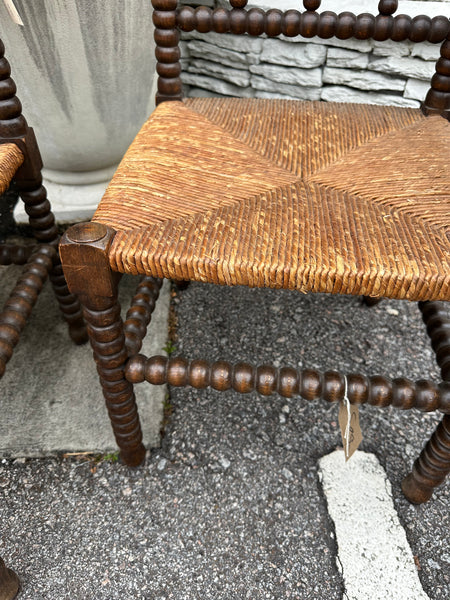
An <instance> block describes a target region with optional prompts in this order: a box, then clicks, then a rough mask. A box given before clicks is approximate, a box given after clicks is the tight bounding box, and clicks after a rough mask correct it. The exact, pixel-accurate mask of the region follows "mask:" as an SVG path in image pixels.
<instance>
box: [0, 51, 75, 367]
mask: <svg viewBox="0 0 450 600" xmlns="http://www.w3.org/2000/svg"><path fill="white" fill-rule="evenodd" d="M4 52H5V48H4V45H3V43H2V41H1V40H0V195H2V194H4V193H5V192H7V190H8V189H9V188H10V184H11V183H14V185H15V188H16V189H17V191H18V192H19V194H20V196H21V198H22V200H23V201H24V203H25V210H26V212H27V214H28V215H29V223H30V226H31V229H32V232H33V235H34V237H35V239H36V241H37V242H38V244H37V245H36V244H35V245H34V246H30V245H18V244H7V243H0V265H10V264H16V265H25V266H24V269H23V272H22V275H21V276H20V278H19V280H18V282H17V285H16V287H15V288H14V289H13V290H12V292H11V294H10V296H9V298H8V300H7V301H6V303H5V306H4V307H3V311H2V312H1V313H0V378H1V377H2V376H3V373H4V372H5V368H6V363H7V362H8V361H9V359H10V358H11V355H12V353H13V349H14V347H15V345H16V344H17V342H18V341H19V337H20V333H21V331H22V330H23V328H24V326H25V324H26V322H27V319H28V317H29V316H30V313H31V310H32V308H33V306H34V304H35V302H36V300H37V298H38V295H39V292H40V291H41V289H42V287H43V285H44V282H45V280H46V279H47V277H48V275H50V280H51V282H52V285H53V289H54V292H55V295H56V298H57V300H58V302H59V306H60V308H61V312H62V314H63V316H64V318H65V319H66V321H67V323H68V325H69V333H70V336H71V337H72V339H73V340H74V341H75V342H76V343H82V342H84V341H87V334H86V328H85V325H84V321H83V318H82V314H81V310H80V305H79V302H78V300H77V298H76V297H75V296H73V295H72V294H70V292H69V289H68V287H67V284H66V281H65V279H64V275H63V272H62V267H61V262H60V260H59V256H58V242H59V234H58V229H57V227H56V225H55V219H54V216H53V213H52V212H51V207H50V203H49V201H48V199H47V192H46V190H45V188H44V187H43V186H42V175H41V168H42V161H41V157H40V154H39V149H38V146H37V143H36V139H35V137H34V133H33V130H32V129H31V127H28V125H27V122H26V120H25V118H24V117H23V115H22V107H21V104H20V101H19V99H18V98H17V96H16V95H15V93H16V86H15V83H14V81H13V80H12V79H11V77H10V74H11V70H10V66H9V63H8V61H7V60H6V58H5V56H4Z"/></svg>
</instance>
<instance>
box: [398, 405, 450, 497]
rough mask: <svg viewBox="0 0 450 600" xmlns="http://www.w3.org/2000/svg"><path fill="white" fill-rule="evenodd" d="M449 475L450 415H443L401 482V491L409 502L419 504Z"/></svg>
mask: <svg viewBox="0 0 450 600" xmlns="http://www.w3.org/2000/svg"><path fill="white" fill-rule="evenodd" d="M449 473H450V415H445V416H444V418H443V419H442V421H441V422H440V423H439V425H438V426H437V428H436V430H435V432H434V433H433V435H432V436H431V438H430V440H429V441H428V443H427V444H426V446H425V448H424V449H423V450H422V452H421V454H420V456H419V458H418V459H417V460H416V462H415V463H414V466H413V469H412V472H411V473H410V474H409V475H408V476H407V477H406V478H405V479H404V480H403V482H402V490H403V493H404V494H405V496H406V497H407V498H408V500H409V501H410V502H413V503H414V504H421V503H422V502H426V501H427V500H429V499H430V498H431V495H432V493H433V489H434V488H435V487H437V486H438V485H440V484H441V483H442V482H443V481H444V479H445V477H446V476H447V475H448V474H449Z"/></svg>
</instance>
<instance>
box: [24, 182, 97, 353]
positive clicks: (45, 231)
mask: <svg viewBox="0 0 450 600" xmlns="http://www.w3.org/2000/svg"><path fill="white" fill-rule="evenodd" d="M17 187H18V188H19V191H20V196H21V198H22V200H23V202H24V203H25V211H26V212H27V214H28V216H29V222H30V225H31V227H32V230H33V235H34V237H35V238H36V239H37V240H38V241H40V242H45V243H47V244H50V245H52V246H55V247H57V245H58V240H59V234H58V229H57V227H56V224H55V217H54V215H53V213H52V212H51V210H50V203H49V201H48V200H47V191H46V189H45V187H44V186H43V185H42V176H41V174H40V172H39V173H38V174H37V175H36V178H35V179H34V180H33V181H20V180H19V181H18V182H17ZM49 279H50V281H51V284H52V287H53V291H54V293H55V296H56V300H57V301H58V304H59V308H60V310H61V313H62V315H63V317H64V319H65V320H66V322H67V324H68V326H69V335H70V337H71V339H72V340H73V341H74V342H75V343H76V344H84V343H85V342H87V340H88V337H87V332H86V326H85V323H84V320H83V316H82V314H81V307H80V303H79V301H78V299H77V297H76V296H74V295H73V294H71V293H70V292H69V288H68V287H67V283H66V280H65V278H64V273H63V270H62V266H61V260H60V258H59V255H58V253H57V254H56V256H55V259H54V261H53V268H52V270H51V271H50V275H49Z"/></svg>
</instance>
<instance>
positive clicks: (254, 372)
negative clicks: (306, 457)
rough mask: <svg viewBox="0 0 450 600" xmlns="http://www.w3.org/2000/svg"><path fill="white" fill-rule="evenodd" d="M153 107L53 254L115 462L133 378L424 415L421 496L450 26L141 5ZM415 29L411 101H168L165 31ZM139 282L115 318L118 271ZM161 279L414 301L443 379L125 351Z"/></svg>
mask: <svg viewBox="0 0 450 600" xmlns="http://www.w3.org/2000/svg"><path fill="white" fill-rule="evenodd" d="M152 4H153V7H154V23H155V26H156V31H155V40H156V57H157V61H158V63H157V71H158V74H159V82H158V89H159V92H158V95H157V102H158V104H159V106H158V107H157V109H156V110H155V112H154V113H153V114H152V115H151V117H150V118H149V120H148V121H147V122H146V123H145V124H144V126H143V127H142V129H141V131H140V133H139V134H138V136H137V137H136V139H135V141H134V142H133V143H132V145H131V147H130V148H129V150H128V152H127V154H126V155H125V157H124V159H123V161H122V163H121V164H120V166H119V168H118V170H117V172H116V174H115V176H114V177H113V179H112V181H111V184H110V186H109V188H108V190H107V191H106V193H105V196H104V197H103V199H102V201H101V203H100V205H99V207H98V210H97V212H96V213H95V216H94V218H93V220H92V222H91V223H85V224H80V225H77V226H74V227H73V228H71V229H70V230H68V231H67V232H66V234H65V236H64V238H63V240H62V242H61V256H62V261H63V266H64V272H65V274H66V277H67V281H68V284H69V288H70V289H71V291H72V292H73V293H75V294H78V296H79V298H80V300H81V302H82V304H83V306H84V316H85V318H86V321H87V322H88V332H89V336H90V340H91V344H92V347H93V350H94V357H95V360H96V362H97V367H98V372H99V374H100V381H101V385H102V387H103V393H104V396H105V399H106V404H107V407H108V410H109V414H110V417H111V422H112V426H113V429H114V432H115V435H116V439H117V443H118V445H119V447H120V449H121V455H122V457H123V460H124V461H125V462H126V463H127V464H129V465H137V464H139V463H140V462H141V461H142V460H143V458H144V453H145V450H144V446H143V444H142V439H141V438H142V436H141V429H140V425H139V418H138V414H137V410H136V405H135V398H134V394H133V385H134V384H136V383H140V382H143V381H144V380H146V381H148V382H150V383H153V384H163V383H166V382H167V383H169V384H171V385H174V386H185V385H190V386H194V387H196V388H205V387H207V386H211V387H212V388H214V389H216V390H228V389H233V390H235V391H237V392H241V393H247V392H250V391H252V390H257V391H258V392H259V393H261V394H264V395H270V394H272V393H275V392H277V393H279V394H281V395H283V396H286V397H290V396H294V395H300V396H302V397H303V398H306V399H308V400H315V399H318V398H323V399H325V400H326V401H328V402H332V401H339V400H341V399H342V398H343V396H344V390H345V382H346V381H347V383H348V396H349V399H350V401H351V402H352V403H369V404H372V405H376V406H380V407H383V406H389V405H393V406H396V407H398V408H403V409H407V408H417V409H420V410H423V411H434V410H439V411H441V412H442V413H444V417H443V420H442V422H441V424H440V425H439V427H438V428H437V430H436V431H435V433H434V434H433V436H432V438H431V439H430V441H429V442H428V444H427V445H426V447H425V449H424V450H423V452H422V454H421V455H420V458H419V459H418V460H417V461H416V463H415V465H414V468H413V472H412V474H410V475H409V476H408V477H407V478H406V479H405V481H404V483H403V490H404V493H405V494H406V496H407V497H408V498H409V499H410V500H411V501H412V502H417V503H419V502H424V501H426V500H428V499H429V498H430V496H431V493H432V489H433V487H435V486H436V485H438V484H439V483H441V482H442V481H443V480H444V478H445V476H446V474H447V473H448V472H449V470H450V415H449V413H450V383H449V382H450V319H449V316H448V313H447V312H446V306H445V303H444V302H443V301H447V300H449V299H450V277H449V273H450V270H449V267H450V220H449V209H450V192H449V184H450V176H449V172H448V157H449V155H450V124H449V122H448V119H449V115H450V37H449V32H450V26H449V20H448V19H447V18H446V17H436V18H433V19H430V18H428V17H425V16H422V17H416V18H414V19H410V18H409V17H406V16H404V15H398V16H394V12H395V10H396V8H397V2H395V1H391V0H384V1H381V2H380V3H379V11H380V14H379V15H378V16H370V15H367V14H364V15H360V16H355V15H353V14H351V13H342V14H340V15H336V14H334V13H331V12H323V13H321V14H319V13H318V12H316V11H317V9H318V8H319V5H320V1H319V0H304V2H303V4H304V7H305V11H304V12H299V11H294V10H290V11H287V12H285V13H282V12H281V11H279V10H276V9H275V10H270V11H267V12H264V11H263V10H259V9H252V10H247V9H246V4H247V2H246V0H231V2H230V4H231V7H230V9H226V8H218V9H215V10H212V9H209V8H205V7H199V8H197V9H195V10H194V9H192V8H190V7H181V8H177V1H176V0H153V1H152ZM194 29H195V30H197V31H200V32H209V31H215V32H217V33H224V34H226V33H228V32H231V33H234V34H245V33H247V34H249V35H251V36H257V35H261V34H266V35H267V36H270V37H275V36H279V35H280V34H284V35H286V36H296V35H298V34H301V35H303V36H304V37H307V38H310V37H313V36H316V35H317V36H319V37H321V38H330V37H332V36H336V37H338V38H340V39H346V38H350V37H355V38H358V39H362V40H365V39H370V38H373V39H375V40H380V41H381V40H394V41H401V40H408V39H409V40H411V41H413V42H419V41H423V40H428V41H430V42H433V43H438V44H442V45H441V58H440V59H439V61H438V62H437V64H436V74H435V75H434V77H433V79H432V83H431V89H430V91H429V93H428V96H427V99H426V101H425V103H424V105H423V108H422V111H420V110H418V109H409V108H394V107H390V106H373V105H359V104H353V105H346V104H338V103H322V102H297V101H285V100H255V99H236V98H206V99H188V100H185V101H182V100H181V81H180V77H179V75H180V63H179V57H180V51H179V48H178V42H179V30H182V31H192V30H194ZM122 273H133V274H136V275H142V276H143V277H144V279H143V280H142V282H141V284H140V288H139V290H138V293H137V295H136V297H135V300H134V302H133V305H132V307H131V309H130V310H129V312H128V315H127V319H126V321H125V323H124V324H122V321H121V320H120V312H119V310H120V307H119V305H118V301H117V283H118V280H119V278H120V276H121V274H122ZM161 278H172V279H175V280H183V281H190V280H195V281H205V282H212V283H218V284H222V285H238V284H239V285H248V286H259V287H271V288H288V289H295V290H299V291H301V292H327V293H332V294H359V295H363V296H367V297H371V298H380V297H389V298H399V299H400V298H401V299H407V300H414V301H419V307H420V310H421V311H422V314H423V318H424V320H425V323H426V324H427V327H428V333H429V335H430V337H431V341H432V344H433V347H434V349H435V350H436V356H437V360H438V363H439V365H440V367H441V369H442V377H443V380H444V381H443V382H442V383H440V384H439V385H435V384H433V383H432V382H430V381H425V380H422V381H419V382H416V383H413V382H411V381H408V380H407V379H404V378H399V379H395V380H394V381H390V380H388V379H387V378H385V377H382V376H374V377H370V378H368V377H366V376H363V375H360V374H349V375H347V379H346V378H345V376H344V375H343V374H341V373H338V372H334V371H326V372H324V373H321V372H317V371H315V370H311V369H304V370H302V371H299V370H296V369H292V368H290V367H283V368H280V369H277V368H274V367H272V366H270V365H263V366H257V367H255V366H252V365H249V364H243V363H237V364H234V365H231V364H229V363H228V362H224V361H218V362H214V363H210V362H208V361H207V360H192V361H189V360H187V359H185V358H182V357H176V358H173V357H172V358H167V357H164V356H153V357H150V358H146V357H145V356H143V355H140V354H138V352H139V349H140V347H141V341H142V338H143V336H144V335H145V331H146V326H147V324H148V322H149V320H150V317H151V312H152V310H153V307H154V302H155V299H156V297H157V294H158V290H159V286H160V282H161Z"/></svg>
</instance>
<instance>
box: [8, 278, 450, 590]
mask: <svg viewBox="0 0 450 600" xmlns="http://www.w3.org/2000/svg"><path fill="white" fill-rule="evenodd" d="M173 301H174V307H175V310H176V314H177V318H178V327H177V329H176V332H177V339H176V340H175V342H174V343H175V346H176V351H175V354H181V353H183V354H184V355H186V356H190V357H207V358H208V359H211V360H212V359H215V358H217V357H219V356H221V357H222V358H228V359H231V360H236V361H237V360H251V362H253V363H255V364H256V363H257V362H269V363H271V364H275V365H293V366H296V365H299V366H310V367H315V368H337V369H342V370H344V371H348V372H351V371H356V370H358V371H361V372H363V373H368V374H370V373H371V374H375V373H379V374H386V375H390V376H398V375H407V376H408V377H410V378H412V379H419V378H422V377H424V376H431V377H432V378H433V379H437V378H438V371H437V369H436V367H435V364H434V362H433V355H432V352H431V350H430V348H429V342H428V339H427V338H426V335H425V332H424V327H423V324H422V322H421V320H420V315H419V313H418V310H417V307H416V306H415V305H413V304H409V303H400V302H395V301H384V302H382V303H381V304H379V305H378V306H376V307H373V308H367V307H365V306H362V305H361V303H360V300H359V299H358V298H350V297H325V296H313V295H310V296H303V295H299V294H296V293H290V292H275V291H270V290H269V291H267V290H265V291H262V290H251V289H245V288H237V289H234V290H233V289H228V288H219V287H212V286H208V285H201V284H191V285H190V286H189V287H188V288H187V289H186V290H185V291H183V292H179V293H178V294H177V296H176V297H174V299H173ZM430 374H431V375H430ZM170 402H171V405H172V409H173V412H172V414H171V417H170V421H169V423H168V425H167V427H166V432H165V436H164V438H163V443H162V447H161V448H160V449H157V450H154V451H152V453H151V454H150V455H149V457H148V459H147V461H146V464H145V466H144V467H142V468H138V469H136V470H130V469H128V468H126V467H124V466H122V465H120V464H118V463H113V462H108V461H104V462H101V463H99V464H97V465H94V464H93V463H92V462H88V461H87V460H85V459H84V458H83V457H81V458H79V459H73V458H72V459H42V460H40V459H33V460H28V461H25V462H23V461H22V460H16V461H8V460H3V461H0V540H1V541H0V554H1V555H3V557H4V559H5V561H6V562H7V564H8V566H10V567H12V568H14V569H15V570H16V571H17V572H18V574H19V575H20V577H21V579H22V581H23V588H24V591H23V593H22V596H21V599H23V600H24V599H41V598H42V599H45V600H53V599H58V600H59V599H66V598H67V599H69V598H70V599H71V600H76V599H78V598H79V599H105V600H106V599H113V598H120V599H124V598H127V599H128V598H143V599H144V598H145V599H152V600H163V599H164V600H166V599H176V600H193V599H197V598H198V599H200V598H201V599H208V600H212V599H220V600H222V599H227V600H229V599H232V600H234V599H236V600H238V599H239V600H241V599H243V598H251V599H258V600H259V599H261V600H262V599H266V598H267V599H275V598H276V599H281V598H291V599H301V600H303V599H305V600H306V599H309V598H311V599H317V600H321V599H323V600H325V599H326V600H334V599H336V600H337V599H340V598H342V597H343V593H344V589H343V583H342V579H341V576H340V573H339V571H338V569H337V567H336V559H335V556H336V543H335V537H334V531H333V525H332V522H331V520H330V518H329V516H328V513H327V507H326V503H325V500H324V497H323V494H322V489H321V486H320V483H319V479H318V459H319V458H320V457H321V456H323V455H324V454H327V453H329V452H331V451H332V450H334V449H335V448H336V447H337V446H339V445H340V435H339V430H338V424H337V406H334V405H328V404H326V403H324V402H315V403H308V402H306V401H303V400H301V399H283V398H279V397H276V396H273V397H270V398H262V397H258V396H257V395H255V394H250V395H248V396H239V395H236V394H234V393H232V392H227V393H225V394H219V393H216V392H214V391H211V390H205V391H196V390H186V389H183V390H181V389H175V388H172V389H171V398H170ZM438 419H439V417H438V415H436V414H431V415H423V414H420V413H417V412H412V411H410V412H401V411H396V410H393V409H381V410H380V409H375V408H371V407H362V408H361V426H362V430H363V435H364V440H363V443H362V446H361V449H362V450H365V451H367V452H373V453H374V454H376V456H377V457H378V459H379V460H380V462H381V464H382V465H383V467H384V468H385V470H386V472H387V474H388V477H389V479H390V481H391V483H392V486H393V493H394V504H395V507H396V509H397V511H398V514H399V518H400V521H401V523H402V525H403V526H404V528H405V530H406V534H407V537H408V541H409V543H410V545H411V547H412V550H413V553H414V554H415V555H416V556H417V561H416V562H417V564H418V565H420V569H421V570H420V571H419V576H420V579H421V581H422V585H423V587H424V589H425V591H426V592H427V594H428V595H429V597H430V598H431V599H432V600H448V598H449V596H450V575H449V573H450V569H449V565H450V538H449V535H448V532H449V526H450V517H449V510H448V507H449V500H450V481H447V482H446V484H444V485H443V486H442V487H441V488H440V489H439V490H438V491H437V492H436V493H435V496H434V498H433V499H432V500H431V501H430V502H429V503H428V504H427V505H425V506H420V507H416V506H412V505H410V504H409V503H408V502H407V501H406V500H405V499H404V498H403V496H402V494H401V491H400V482H401V480H402V478H403V477H404V476H405V475H406V474H407V472H408V470H409V469H410V467H411V464H412V461H413V460H414V458H415V456H416V455H417V453H418V452H419V451H420V449H421V447H422V445H423V443H424V441H425V440H426V438H427V436H428V435H429V434H430V433H431V432H432V430H433V429H434V427H435V425H436V423H437V422H438ZM344 597H345V596H344Z"/></svg>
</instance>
